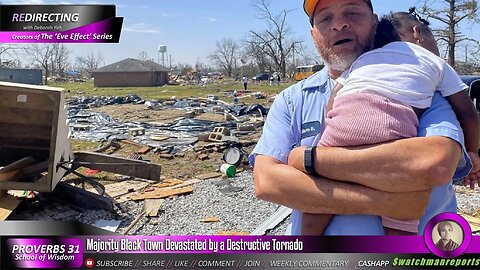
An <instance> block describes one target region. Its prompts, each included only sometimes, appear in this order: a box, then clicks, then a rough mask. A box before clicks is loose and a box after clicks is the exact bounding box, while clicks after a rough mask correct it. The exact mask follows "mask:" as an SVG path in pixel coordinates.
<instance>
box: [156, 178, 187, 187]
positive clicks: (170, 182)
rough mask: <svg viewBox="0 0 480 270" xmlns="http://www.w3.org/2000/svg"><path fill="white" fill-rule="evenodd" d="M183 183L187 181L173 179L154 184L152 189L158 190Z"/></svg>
mask: <svg viewBox="0 0 480 270" xmlns="http://www.w3.org/2000/svg"><path fill="white" fill-rule="evenodd" d="M183 182H185V181H183V180H179V179H176V178H172V179H166V180H163V181H162V182H161V183H158V184H153V185H151V187H156V188H164V187H171V186H176V185H178V184H181V183H183Z"/></svg>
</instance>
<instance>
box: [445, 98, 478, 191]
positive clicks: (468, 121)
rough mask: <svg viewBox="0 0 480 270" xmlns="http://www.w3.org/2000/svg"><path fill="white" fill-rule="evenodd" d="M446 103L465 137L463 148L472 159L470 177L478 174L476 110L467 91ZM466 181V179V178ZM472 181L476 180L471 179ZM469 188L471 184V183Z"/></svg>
mask: <svg viewBox="0 0 480 270" xmlns="http://www.w3.org/2000/svg"><path fill="white" fill-rule="evenodd" d="M447 99H448V102H450V105H452V108H453V111H454V112H455V114H456V116H457V118H458V121H459V122H460V125H461V126H462V129H463V133H464V135H465V147H466V148H467V152H468V154H469V156H470V158H471V159H472V164H473V169H472V171H471V173H470V175H474V174H475V173H478V172H480V158H479V157H478V140H479V129H480V123H479V121H478V114H477V110H476V109H475V107H474V106H473V103H472V101H471V100H470V97H468V94H467V91H460V92H458V93H456V94H453V95H451V96H448V97H447ZM467 179H468V177H467ZM472 180H476V177H475V179H472ZM470 183H471V185H470V186H471V187H473V184H474V183H472V182H471V181H470Z"/></svg>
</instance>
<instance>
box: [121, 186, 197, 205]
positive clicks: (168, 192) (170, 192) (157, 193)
mask: <svg viewBox="0 0 480 270" xmlns="http://www.w3.org/2000/svg"><path fill="white" fill-rule="evenodd" d="M192 192H193V188H192V187H191V186H188V187H181V188H175V189H166V188H165V189H159V190H154V191H151V192H148V193H144V194H139V195H135V196H132V197H130V199H132V200H133V201H140V200H144V199H162V198H167V197H170V196H174V195H181V194H187V193H192Z"/></svg>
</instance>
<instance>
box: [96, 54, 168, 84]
mask: <svg viewBox="0 0 480 270" xmlns="http://www.w3.org/2000/svg"><path fill="white" fill-rule="evenodd" d="M168 71H169V70H168V69H167V68H166V67H164V66H162V65H159V64H157V63H155V62H153V61H151V60H147V61H141V60H138V59H133V58H127V59H124V60H122V61H119V62H116V63H113V64H110V65H108V66H105V67H102V68H99V69H97V70H95V71H93V77H94V86H95V87H134V86H145V87H148V86H161V85H164V84H167V83H168Z"/></svg>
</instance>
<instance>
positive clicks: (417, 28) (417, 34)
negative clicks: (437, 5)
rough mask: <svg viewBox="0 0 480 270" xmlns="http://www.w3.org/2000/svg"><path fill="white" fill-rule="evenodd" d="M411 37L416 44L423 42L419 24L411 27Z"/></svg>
mask: <svg viewBox="0 0 480 270" xmlns="http://www.w3.org/2000/svg"><path fill="white" fill-rule="evenodd" d="M413 37H414V38H415V41H416V43H417V44H422V43H423V33H422V29H421V28H420V26H418V25H415V26H414V27H413Z"/></svg>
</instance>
